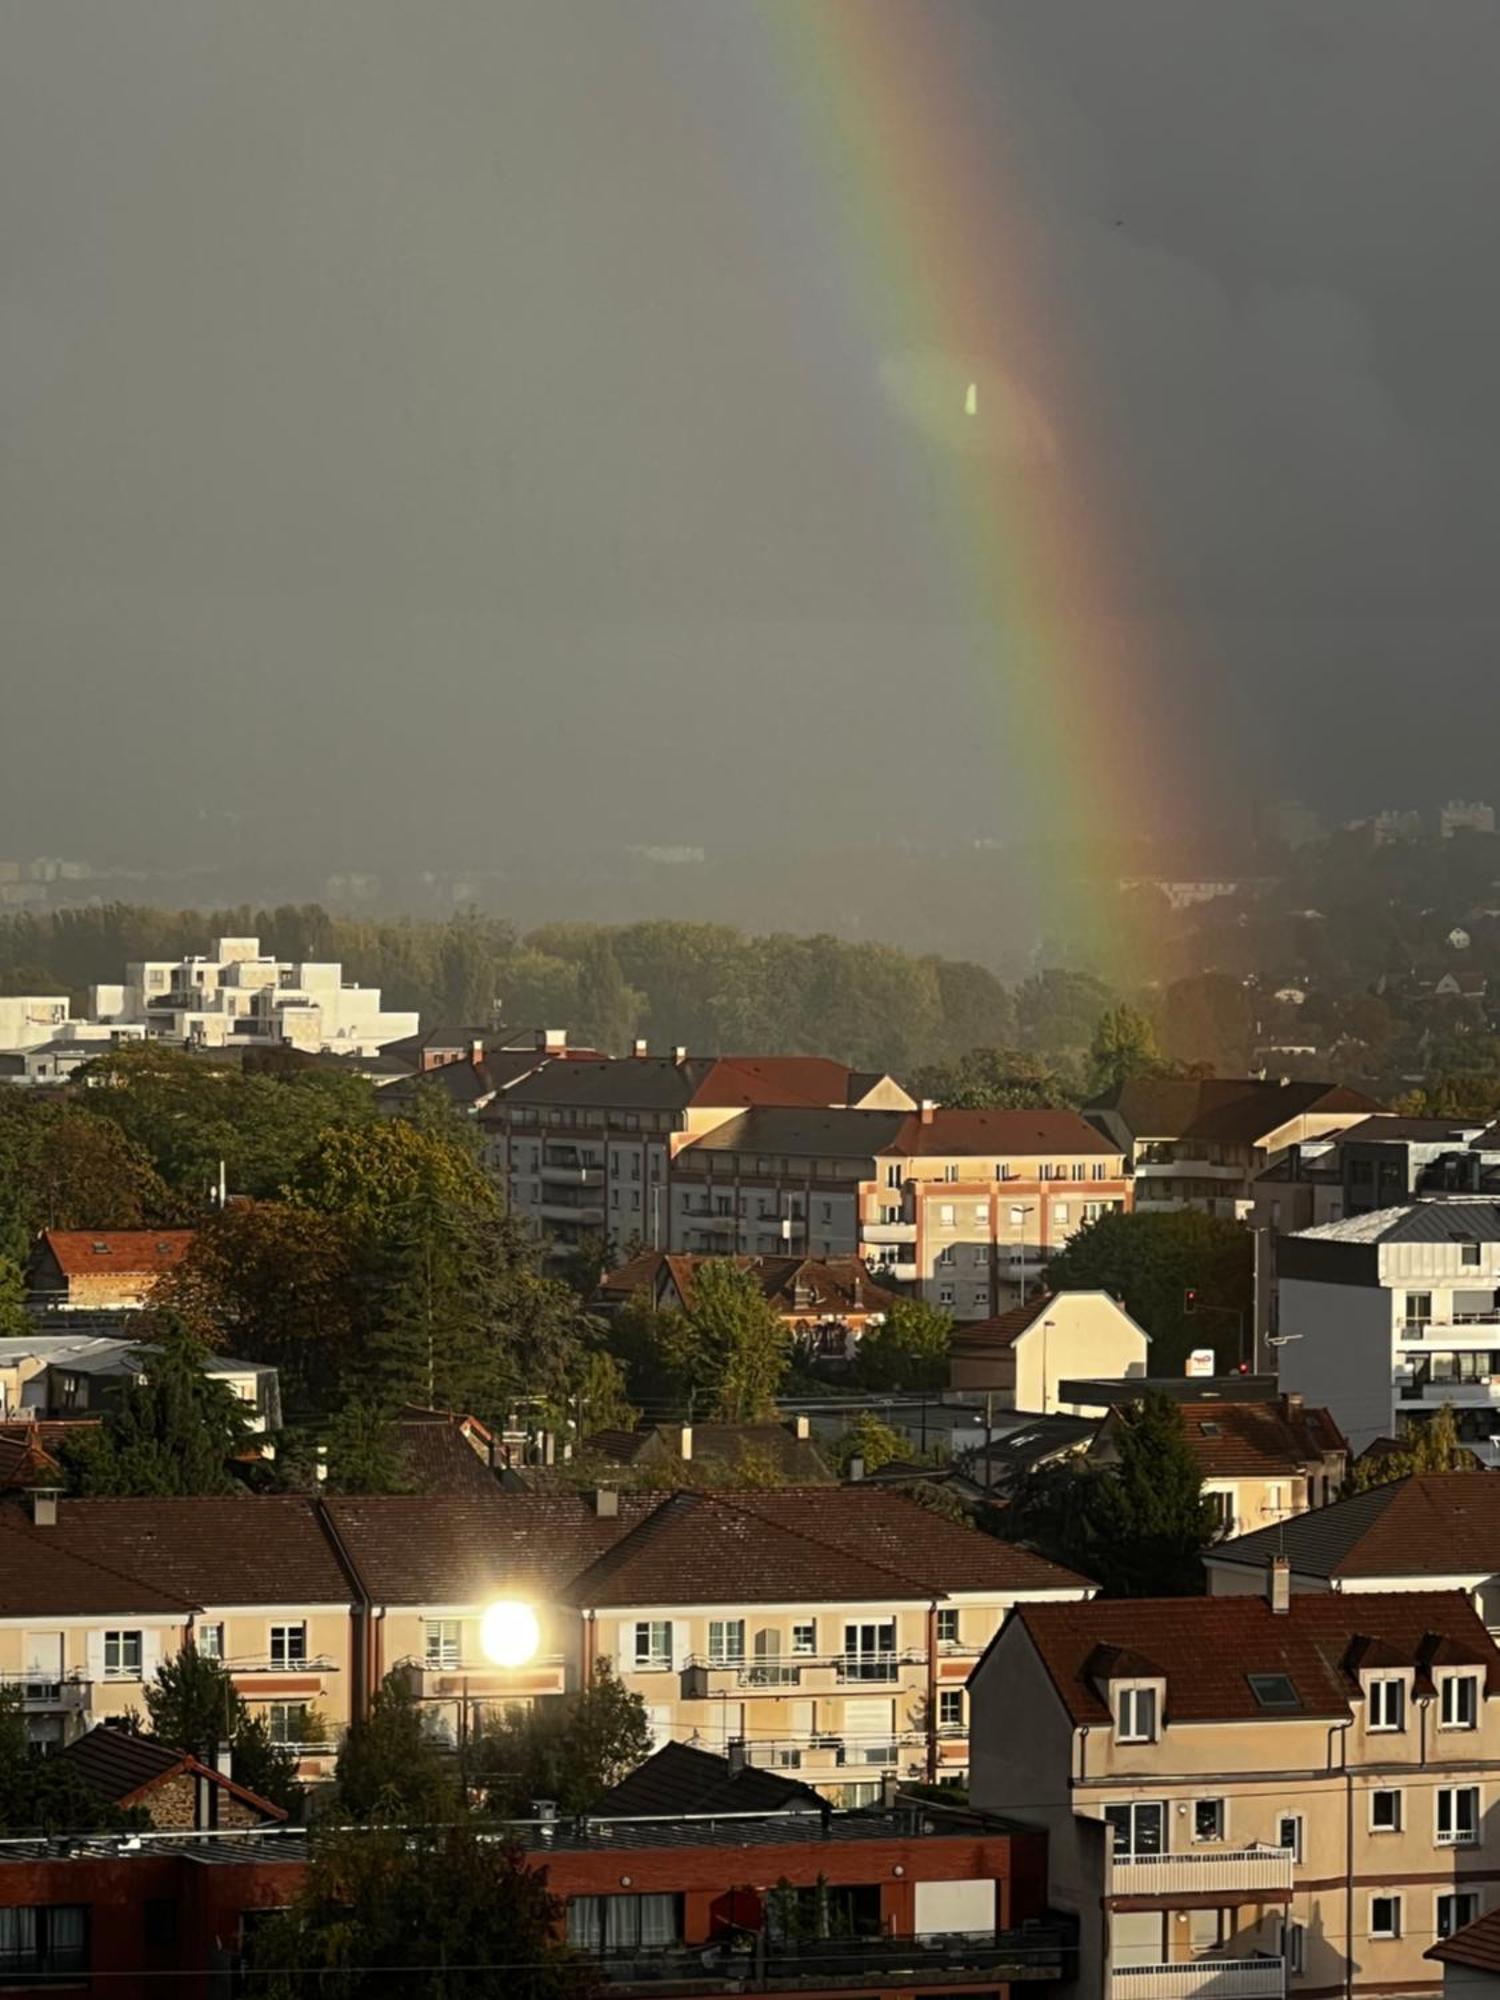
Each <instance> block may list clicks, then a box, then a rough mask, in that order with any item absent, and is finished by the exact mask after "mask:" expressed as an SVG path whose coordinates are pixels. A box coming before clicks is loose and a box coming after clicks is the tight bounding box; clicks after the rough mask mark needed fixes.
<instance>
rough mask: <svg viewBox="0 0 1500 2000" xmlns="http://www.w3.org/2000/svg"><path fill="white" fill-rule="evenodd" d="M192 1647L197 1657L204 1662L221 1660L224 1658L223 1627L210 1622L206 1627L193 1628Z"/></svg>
mask: <svg viewBox="0 0 1500 2000" xmlns="http://www.w3.org/2000/svg"><path fill="white" fill-rule="evenodd" d="M193 1645H194V1647H195V1649H196V1650H197V1652H198V1654H199V1657H200V1658H202V1659H205V1660H222V1659H223V1657H224V1627H223V1625H222V1624H220V1623H215V1622H213V1621H210V1623H208V1624H207V1625H195V1626H194V1627H193Z"/></svg>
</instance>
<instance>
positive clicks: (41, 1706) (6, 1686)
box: [0, 1670, 92, 1714]
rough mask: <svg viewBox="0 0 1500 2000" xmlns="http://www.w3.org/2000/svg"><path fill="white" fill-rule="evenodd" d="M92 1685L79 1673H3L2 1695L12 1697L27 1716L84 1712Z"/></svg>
mask: <svg viewBox="0 0 1500 2000" xmlns="http://www.w3.org/2000/svg"><path fill="white" fill-rule="evenodd" d="M91 1686H92V1683H91V1682H90V1681H89V1680H88V1679H87V1677H86V1676H85V1675H83V1674H81V1673H79V1672H77V1671H76V1670H75V1671H74V1672H72V1673H68V1674H48V1673H46V1672H42V1673H33V1674H0V1693H4V1694H8V1695H13V1696H14V1697H15V1698H16V1700H17V1701H19V1702H20V1704H21V1709H22V1712H23V1713H25V1714H37V1713H39V1712H40V1711H42V1710H45V1709H70V1710H71V1709H84V1708H87V1707H88V1705H89V1689H90V1687H91Z"/></svg>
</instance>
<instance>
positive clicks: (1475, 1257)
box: [1458, 1243, 1479, 1264]
mask: <svg viewBox="0 0 1500 2000" xmlns="http://www.w3.org/2000/svg"><path fill="white" fill-rule="evenodd" d="M1458 1261H1459V1262H1460V1263H1461V1264H1477V1263H1478V1262H1479V1245H1478V1244H1477V1243H1464V1244H1462V1245H1460V1247H1459V1252H1458Z"/></svg>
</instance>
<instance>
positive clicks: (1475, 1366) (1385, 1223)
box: [1273, 1196, 1500, 1466]
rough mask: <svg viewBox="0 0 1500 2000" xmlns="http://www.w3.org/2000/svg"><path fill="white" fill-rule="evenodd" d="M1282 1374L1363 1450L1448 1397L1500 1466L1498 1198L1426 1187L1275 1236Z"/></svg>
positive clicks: (1478, 1444)
mask: <svg viewBox="0 0 1500 2000" xmlns="http://www.w3.org/2000/svg"><path fill="white" fill-rule="evenodd" d="M1274 1282H1275V1288H1276V1298H1275V1305H1274V1309H1273V1321H1274V1325H1275V1328H1276V1332H1275V1336H1274V1338H1275V1340H1276V1342H1277V1344H1278V1348H1277V1351H1278V1359H1279V1369H1280V1378H1281V1381H1282V1384H1283V1386H1284V1387H1286V1388H1288V1389H1291V1390H1294V1391H1295V1392H1296V1393H1298V1394H1299V1395H1301V1396H1303V1397H1304V1398H1305V1399H1306V1400H1307V1401H1308V1402H1309V1403H1318V1404H1327V1405H1328V1406H1329V1407H1330V1408H1332V1409H1333V1411H1334V1413H1335V1414H1336V1416H1337V1417H1338V1420H1339V1423H1340V1425H1341V1426H1342V1428H1343V1429H1344V1431H1345V1432H1346V1434H1347V1435H1348V1438H1349V1441H1350V1443H1351V1445H1352V1446H1353V1447H1354V1449H1355V1450H1356V1451H1360V1450H1363V1448H1364V1447H1365V1446H1366V1445H1367V1444H1369V1443H1371V1442H1372V1441H1373V1440H1374V1439H1375V1438H1378V1437H1399V1436H1400V1435H1401V1433H1402V1431H1403V1430H1405V1429H1406V1428H1408V1427H1409V1426H1411V1425H1414V1424H1421V1423H1424V1422H1426V1421H1427V1420H1428V1419H1430V1418H1431V1417H1432V1416H1433V1414H1434V1413H1435V1412H1436V1411H1437V1410H1438V1409H1440V1408H1441V1407H1442V1405H1443V1404H1445V1403H1448V1404H1451V1405H1452V1407H1453V1410H1454V1412H1455V1415H1456V1418H1457V1422H1458V1429H1459V1434H1460V1436H1461V1437H1462V1438H1463V1440H1464V1442H1465V1443H1466V1444H1468V1445H1469V1446H1470V1447H1471V1448H1472V1449H1473V1450H1474V1451H1475V1452H1476V1453H1477V1454H1478V1455H1479V1456H1480V1458H1481V1459H1482V1460H1483V1461H1484V1462H1485V1463H1486V1464H1488V1465H1492V1466H1493V1465H1500V1203H1497V1202H1495V1201H1491V1200H1487V1199H1484V1198H1483V1197H1463V1196H1435V1197H1424V1198H1421V1199H1418V1200H1416V1201H1413V1202H1411V1203H1409V1204H1407V1205H1405V1206H1402V1207H1399V1208H1384V1209H1377V1210H1374V1211H1373V1212H1372V1213H1369V1214H1365V1215H1357V1216H1346V1217H1345V1218H1344V1219H1343V1221H1341V1222H1330V1223H1324V1224H1322V1225H1321V1226H1320V1227H1318V1228H1315V1229H1307V1230H1302V1231H1299V1232H1298V1233H1297V1234H1295V1235H1289V1236H1279V1237H1277V1238H1276V1240H1275V1262H1274Z"/></svg>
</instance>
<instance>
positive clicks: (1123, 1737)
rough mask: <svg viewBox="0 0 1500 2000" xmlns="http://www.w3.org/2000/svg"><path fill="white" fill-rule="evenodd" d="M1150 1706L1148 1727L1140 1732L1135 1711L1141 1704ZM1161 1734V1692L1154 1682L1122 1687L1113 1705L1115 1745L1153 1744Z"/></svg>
mask: <svg viewBox="0 0 1500 2000" xmlns="http://www.w3.org/2000/svg"><path fill="white" fill-rule="evenodd" d="M1143 1701H1144V1702H1146V1703H1148V1704H1149V1706H1150V1711H1151V1715H1150V1725H1149V1727H1148V1728H1146V1729H1144V1730H1142V1729H1141V1728H1140V1726H1139V1720H1138V1717H1137V1712H1136V1711H1137V1709H1138V1707H1139V1706H1140V1704H1141V1703H1142V1702H1143ZM1160 1734H1161V1690H1160V1688H1159V1687H1158V1686H1157V1685H1156V1683H1155V1682H1152V1681H1148V1682H1145V1683H1143V1684H1141V1685H1139V1686H1137V1685H1130V1686H1126V1687H1122V1688H1121V1689H1120V1690H1119V1692H1118V1696H1117V1699H1116V1703H1115V1741H1116V1743H1154V1742H1156V1740H1157V1738H1158V1737H1159V1736H1160Z"/></svg>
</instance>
